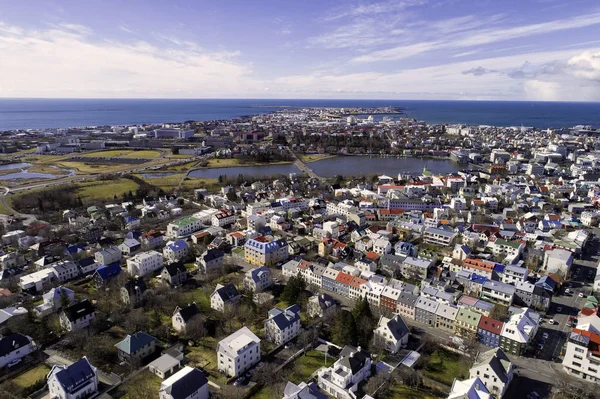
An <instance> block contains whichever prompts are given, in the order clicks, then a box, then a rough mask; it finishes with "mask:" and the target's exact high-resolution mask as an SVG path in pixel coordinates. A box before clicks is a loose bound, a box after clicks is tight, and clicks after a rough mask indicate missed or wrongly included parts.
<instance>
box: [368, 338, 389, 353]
mask: <svg viewBox="0 0 600 399" xmlns="http://www.w3.org/2000/svg"><path fill="white" fill-rule="evenodd" d="M386 350H387V344H386V342H385V338H384V337H382V336H381V335H379V334H373V337H372V338H371V342H370V344H369V351H370V352H371V353H372V354H373V355H377V356H381V355H383V354H384V353H385V351H386Z"/></svg>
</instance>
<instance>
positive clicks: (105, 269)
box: [92, 262, 121, 287]
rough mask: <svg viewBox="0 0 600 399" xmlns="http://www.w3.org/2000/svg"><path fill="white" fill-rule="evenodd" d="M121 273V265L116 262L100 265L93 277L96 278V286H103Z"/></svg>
mask: <svg viewBox="0 0 600 399" xmlns="http://www.w3.org/2000/svg"><path fill="white" fill-rule="evenodd" d="M119 274H121V266H120V265H119V262H115V263H111V264H109V265H102V266H100V267H98V268H97V269H96V272H95V273H94V275H93V276H92V279H93V280H94V284H95V285H96V287H101V286H103V285H104V284H106V282H108V281H109V280H110V279H112V278H115V277H116V276H118V275H119Z"/></svg>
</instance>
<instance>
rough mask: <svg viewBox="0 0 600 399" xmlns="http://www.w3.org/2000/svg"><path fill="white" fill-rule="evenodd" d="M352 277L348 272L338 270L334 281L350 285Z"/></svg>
mask: <svg viewBox="0 0 600 399" xmlns="http://www.w3.org/2000/svg"><path fill="white" fill-rule="evenodd" d="M352 278H353V277H352V276H351V275H350V274H348V273H344V272H339V273H338V275H337V277H336V278H335V281H337V282H340V283H342V284H344V285H350V282H351V281H352Z"/></svg>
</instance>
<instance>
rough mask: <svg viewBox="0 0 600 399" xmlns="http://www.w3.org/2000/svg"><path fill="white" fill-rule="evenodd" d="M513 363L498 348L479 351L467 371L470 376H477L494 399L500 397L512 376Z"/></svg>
mask: <svg viewBox="0 0 600 399" xmlns="http://www.w3.org/2000/svg"><path fill="white" fill-rule="evenodd" d="M513 369H514V367H513V364H512V363H511V362H510V360H509V359H508V356H506V354H505V353H504V351H503V350H502V349H500V348H494V349H490V350H488V351H485V352H480V353H479V356H477V359H476V360H475V363H474V364H473V367H471V370H470V371H469V374H470V378H479V379H480V380H481V381H482V382H483V383H484V384H485V386H486V388H487V389H488V391H490V393H492V394H493V395H494V397H495V398H496V399H502V397H503V396H504V394H505V393H506V390H507V389H508V386H509V384H510V383H511V381H512V378H513V371H514V370H513Z"/></svg>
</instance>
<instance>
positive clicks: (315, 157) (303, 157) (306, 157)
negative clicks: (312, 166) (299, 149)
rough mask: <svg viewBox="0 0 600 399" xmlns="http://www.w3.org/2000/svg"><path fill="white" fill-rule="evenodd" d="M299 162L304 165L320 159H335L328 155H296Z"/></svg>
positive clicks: (333, 156)
mask: <svg viewBox="0 0 600 399" xmlns="http://www.w3.org/2000/svg"><path fill="white" fill-rule="evenodd" d="M296 156H297V157H298V159H299V160H301V161H302V162H304V163H309V162H315V161H320V160H322V159H328V158H335V155H329V154H296Z"/></svg>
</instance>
